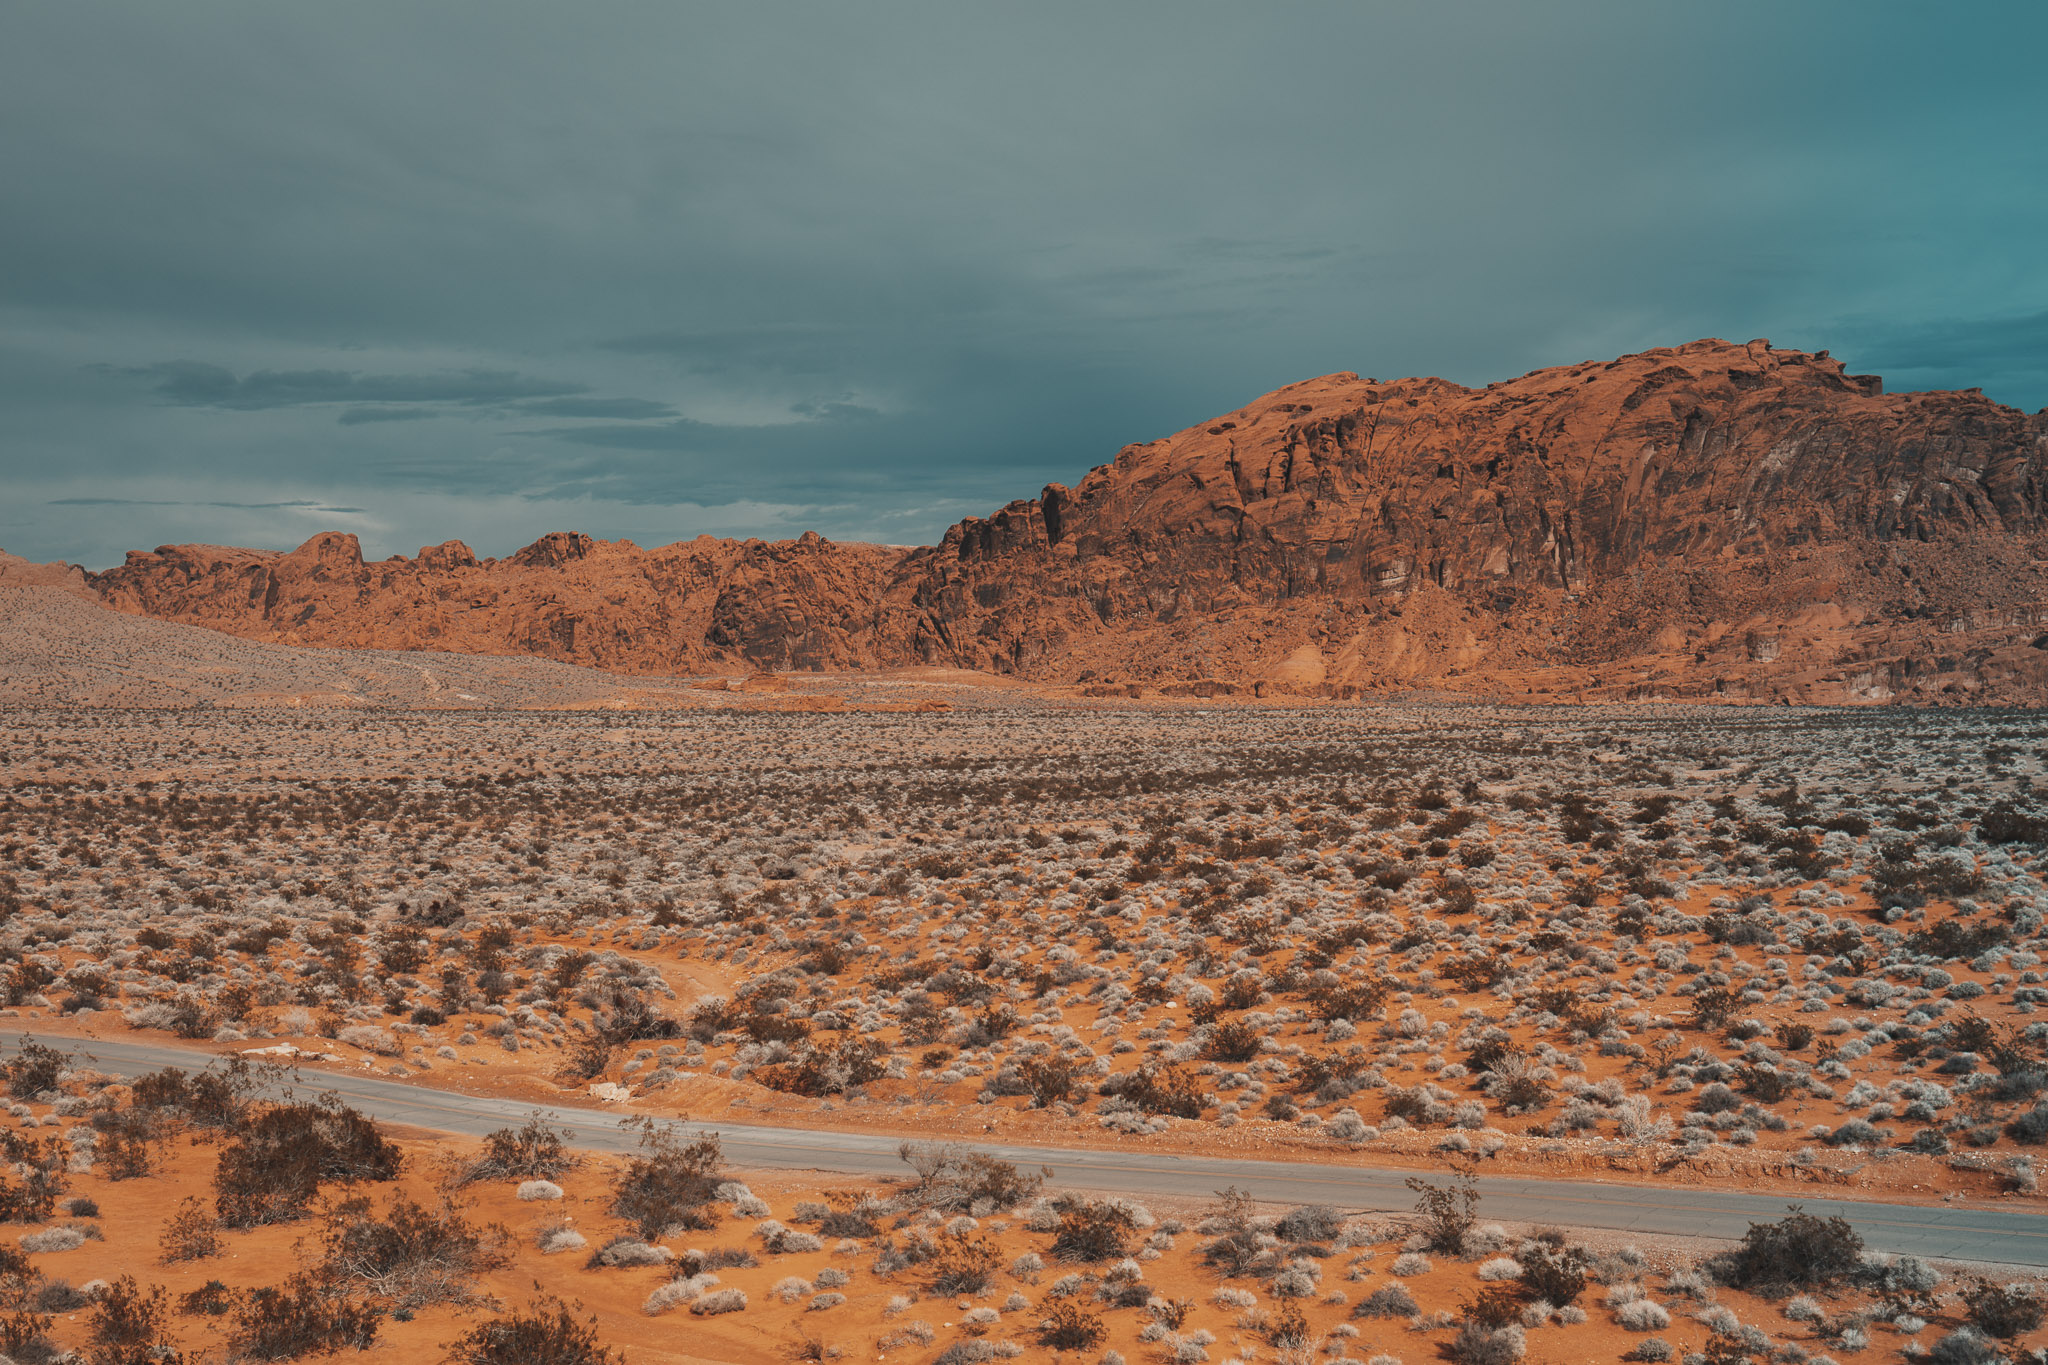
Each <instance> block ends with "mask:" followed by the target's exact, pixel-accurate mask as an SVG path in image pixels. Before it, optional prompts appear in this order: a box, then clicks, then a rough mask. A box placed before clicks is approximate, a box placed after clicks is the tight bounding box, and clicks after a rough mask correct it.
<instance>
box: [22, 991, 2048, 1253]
mask: <svg viewBox="0 0 2048 1365" xmlns="http://www.w3.org/2000/svg"><path fill="white" fill-rule="evenodd" d="M24 1036H32V1035H30V1034H27V1033H26V1032H25V1031H23V1030H18V1029H11V1030H5V1031H0V1043H4V1044H5V1046H6V1049H7V1051H8V1052H9V1053H10V1054H11V1053H12V1052H13V1050H14V1049H15V1048H16V1047H17V1046H18V1045H19V1043H20V1041H21V1039H22V1038H23V1037H24ZM44 1041H46V1042H48V1043H49V1044H50V1045H51V1046H54V1047H58V1048H61V1049H63V1050H65V1051H69V1052H71V1053H73V1054H74V1055H75V1056H76V1057H77V1058H78V1059H79V1060H80V1061H82V1062H83V1061H86V1060H88V1059H89V1060H90V1063H91V1064H92V1065H94V1066H97V1067H98V1068H99V1069H101V1070H103V1071H107V1072H111V1073H113V1074H116V1075H123V1076H132V1075H139V1074H141V1073H143V1072H147V1071H153V1070H156V1069H158V1068H160V1067H165V1066H181V1067H185V1068H188V1069H189V1068H193V1067H195V1066H202V1065H204V1064H205V1060H206V1059H207V1058H208V1057H210V1056H213V1055H215V1054H212V1053H208V1052H205V1051H203V1050H201V1049H196V1048H183V1047H177V1046H171V1045H163V1046H158V1045H146V1044H136V1043H126V1042H112V1041H101V1040H96V1039H94V1040H73V1039H64V1038H46V1039H44ZM296 1089H297V1090H298V1091H299V1092H300V1093H302V1094H318V1093H325V1092H332V1093H333V1094H335V1095H337V1096H339V1097H340V1098H341V1099H342V1100H344V1101H346V1102H347V1103H348V1104H350V1105H352V1106H354V1107H355V1108H357V1109H359V1110H361V1111H362V1112H363V1113H365V1114H368V1115H370V1116H372V1117H373V1118H377V1119H380V1120H383V1121H385V1122H389V1123H398V1124H409V1125H412V1126H415V1127H419V1128H430V1129H438V1130H441V1131H444V1132H451V1133H463V1134H469V1135H473V1136H479V1135H482V1134H484V1133H488V1132H490V1131H492V1130H493V1129H497V1128H503V1127H506V1126H508V1125H512V1126H516V1125H517V1124H519V1123H520V1122H522V1121H523V1120H524V1119H525V1117H526V1116H527V1115H528V1114H531V1113H533V1112H535V1111H536V1109H538V1111H539V1112H540V1113H541V1114H543V1115H545V1116H546V1118H547V1120H548V1121H549V1122H550V1123H553V1124H556V1125H558V1126H559V1127H561V1128H562V1129H563V1130H565V1131H566V1132H567V1133H568V1134H570V1135H571V1138H572V1140H573V1141H574V1142H575V1144H576V1145H578V1146H580V1147H583V1148H587V1149H590V1150H595V1151H605V1152H618V1151H626V1150H628V1149H630V1148H632V1147H633V1146H634V1142H635V1139H634V1137H633V1135H632V1134H631V1133H628V1132H625V1131H623V1130H622V1129H621V1127H620V1119H621V1118H624V1117H628V1115H626V1114H624V1113H620V1114H618V1115H616V1116H613V1115H608V1114H606V1113H603V1112H598V1111H592V1110H588V1109H577V1108H556V1107H551V1106H545V1105H542V1106H535V1105H533V1104H530V1103H524V1102H520V1101H517V1100H509V1099H494V1098H490V1097H485V1096H476V1095H465V1094H462V1093H459V1092H456V1091H449V1090H440V1089H434V1088H431V1087H428V1086H423V1085H415V1084H409V1083H406V1082H403V1081H395V1080H390V1079H386V1078H384V1077H381V1076H368V1075H359V1074H354V1073H350V1072H329V1071H312V1070H308V1071H304V1072H301V1073H299V1080H298V1082H297V1083H296ZM707 1126H708V1127H712V1129H713V1131H716V1132H717V1133H718V1134H719V1136H720V1138H721V1140H722V1141H723V1143H724V1148H725V1155H726V1159H727V1160H728V1162H730V1163H731V1164H732V1165H733V1166H735V1167H739V1168H743V1169H747V1168H751V1169H768V1170H819V1171H841V1172H847V1173H851V1174H857V1175H904V1174H906V1173H907V1168H906V1167H905V1166H904V1165H903V1163H902V1161H901V1160H900V1159H899V1158H898V1157H897V1154H896V1153H897V1148H898V1146H899V1145H900V1142H901V1140H900V1139H898V1138H893V1137H885V1136H878V1135H875V1134H869V1133H848V1132H835V1131H829V1130H824V1131H811V1130H804V1129H795V1128H765V1127H751V1126H742V1125H738V1124H718V1125H715V1126H710V1125H707ZM933 1136H934V1137H935V1138H947V1137H950V1136H952V1135H950V1134H944V1133H935V1134H933ZM969 1145H972V1146H973V1147H975V1148H976V1149H977V1150H980V1151H985V1152H989V1153H992V1154H993V1155H995V1156H998V1157H1001V1158H1003V1159H1004V1160H1007V1161H1014V1162H1017V1163H1018V1164H1020V1165H1025V1166H1031V1167H1036V1166H1040V1165H1043V1166H1047V1167H1050V1168H1051V1171H1052V1183H1053V1184H1055V1185H1059V1186H1063V1187H1067V1188H1073V1189H1083V1190H1091V1191H1098V1192H1109V1193H1114V1194H1121V1195H1132V1196H1144V1195H1176V1196H1185V1197H1194V1198H1201V1197H1205V1196H1207V1195H1208V1194H1209V1193H1210V1192H1212V1191H1214V1190H1218V1189H1221V1188H1223V1187H1224V1186H1226V1185H1236V1186H1239V1187H1241V1188H1244V1189H1247V1190H1250V1191H1251V1192H1252V1193H1253V1194H1254V1195H1255V1196H1256V1197H1257V1198H1259V1199H1261V1200H1270V1201H1273V1202H1276V1203H1295V1204H1308V1203H1318V1204H1332V1205H1336V1206H1337V1207H1339V1208H1343V1209H1346V1210H1354V1211H1368V1210H1376V1211H1392V1210H1398V1211H1403V1212H1405V1211H1407V1210H1408V1209H1410V1208H1412V1207H1413V1205H1414V1202H1415V1196H1414V1194H1413V1193H1412V1192H1411V1191H1410V1190H1409V1189H1408V1188H1407V1186H1406V1185H1405V1183H1404V1182H1405V1181H1406V1179H1407V1178H1408V1176H1410V1175H1412V1174H1414V1173H1413V1172H1412V1171H1394V1170H1373V1169H1371V1168H1369V1167H1359V1166H1346V1165H1334V1164H1323V1163H1317V1162H1309V1161H1286V1162H1281V1161H1246V1160H1237V1159H1231V1158H1200V1157H1184V1156H1174V1155H1170V1154H1161V1153H1154V1152H1147V1151H1144V1150H1139V1149H1134V1150H1131V1151H1128V1152H1115V1151H1083V1150H1072V1149H1066V1148H1052V1147H1022V1146H999V1145H988V1144H982V1143H971V1144H969ZM1478 1183H1479V1191H1480V1195H1481V1199H1482V1203H1481V1215H1482V1217H1485V1218H1490V1219H1499V1220H1503V1221H1509V1222H1529V1223H1555V1224H1559V1225H1562V1226H1568V1227H1583V1228H1602V1229H1613V1230H1619V1231H1628V1232H1639V1233H1645V1234H1659V1235H1667V1236H1690V1237H1708V1238H1722V1239H1727V1240H1731V1241H1732V1240H1735V1239H1738V1238H1740V1237H1741V1236H1742V1234H1743V1232H1744V1230H1745V1229H1746V1228H1747V1227H1748V1225H1749V1224H1750V1223H1751V1222H1758V1221H1770V1220H1773V1219H1776V1218H1778V1217H1781V1216H1782V1215H1783V1214H1784V1212H1785V1207H1786V1204H1787V1203H1788V1202H1789V1201H1788V1199H1787V1197H1786V1196H1783V1195H1756V1194H1745V1193H1741V1192H1738V1191H1729V1190H1712V1189H1698V1188H1691V1187H1680V1186H1671V1187H1666V1188H1656V1187H1650V1186H1640V1185H1622V1184H1607V1183H1603V1182H1599V1181H1590V1180H1528V1179H1504V1178H1486V1177H1482V1178H1480V1180H1479V1182H1478ZM1798 1202H1799V1203H1800V1204H1801V1205H1802V1206H1803V1207H1804V1208H1805V1209H1806V1210H1807V1211H1808V1212H1810V1213H1814V1214H1819V1215H1823V1216H1827V1215H1839V1216H1840V1217H1842V1218H1846V1219H1847V1220H1848V1221H1849V1222H1850V1223H1851V1224H1853V1225H1854V1226H1855V1228H1856V1230H1857V1231H1858V1232H1859V1233H1861V1234H1862V1236H1863V1239H1864V1241H1865V1243H1866V1244H1867V1245H1868V1246H1869V1248H1870V1249H1871V1250H1873V1251H1885V1252H1894V1253H1899V1254H1907V1255H1914V1256H1930V1257H1940V1258H1944V1259H1953V1260H1965V1261H1979V1262H1989V1263H1996V1264H2007V1265H2016V1266H2030V1267H2048V1219H2044V1218H2043V1217H2042V1215H2041V1214H2039V1213H2036V1212H2033V1211H2031V1210H2030V1209H2027V1208H2026V1207H2024V1206H2018V1205H2016V1206H2015V1207H2013V1208H2011V1209H2004V1208H1993V1209H1984V1208H1954V1207H1946V1206H1923V1205H1907V1204H1876V1203H1858V1202H1853V1201H1849V1200H1840V1199H1817V1198H1801V1199H1799V1200H1798Z"/></svg>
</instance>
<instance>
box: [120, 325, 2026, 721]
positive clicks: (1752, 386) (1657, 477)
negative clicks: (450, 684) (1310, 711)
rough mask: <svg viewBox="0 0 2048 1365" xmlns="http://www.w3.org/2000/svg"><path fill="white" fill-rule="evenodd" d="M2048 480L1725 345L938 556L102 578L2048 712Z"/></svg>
mask: <svg viewBox="0 0 2048 1365" xmlns="http://www.w3.org/2000/svg"><path fill="white" fill-rule="evenodd" d="M2044 474H2048V412H2044V413H2040V414H2035V415H2033V416H2031V417H2030V416H2028V415H2026V414H2024V413H2021V412H2019V411H2017V410H2016V409H2012V408H2008V407H2004V406H2001V405H1999V404H1996V403H1993V402H1991V401H1990V400H1988V399H1986V398H1985V397H1984V396H1983V395H1982V394H1981V393H1978V392H1976V391H1974V390H1971V391H1965V392H1960V393H1915V394H1893V395H1887V394H1885V393H1883V392H1882V385H1881V384H1880V382H1879V381H1878V380H1877V379H1876V378H1874V377H1869V376H1856V375H1849V374H1845V373H1844V372H1843V367H1842V366H1841V364H1840V363H1839V362H1837V361H1835V360H1833V359H1831V358H1830V357H1828V356H1827V354H1826V353H1825V352H1822V353H1819V354H1808V353H1805V352H1799V351H1787V350H1774V349H1772V348H1771V347H1770V345H1769V344H1768V343H1767V342H1763V341H1754V342H1750V343H1748V344H1747V345H1733V344H1730V343H1727V342H1721V341H1711V340H1710V341H1699V342H1694V343H1691V344H1689V345H1686V346H1680V347H1675V348H1664V349H1659V350H1654V351H1647V352H1644V353H1642V354H1639V355H1632V356H1625V357H1622V358H1621V359H1619V360H1614V361H1610V362H1606V363H1592V362H1589V363H1585V364H1580V365H1573V366H1567V367H1559V368H1553V369H1545V370H1538V371H1535V372H1533V373H1531V374H1528V375H1525V376H1523V377H1522V378H1520V379H1515V380H1509V381H1505V382H1501V383H1496V384H1490V385H1488V386H1486V387H1485V388H1481V389H1468V388H1463V387H1461V386H1459V385H1456V384H1451V383H1447V382H1445V381H1443V380H1439V379H1405V380H1398V381H1392V382H1387V383H1381V382H1379V381H1376V380H1370V379H1361V378H1359V377H1358V376H1356V375H1353V374H1336V375H1328V376H1325V377H1323V378H1320V379H1312V380H1307V381H1305V382H1303V383H1299V384H1294V385H1290V386H1288V387H1287V388H1284V389H1281V390H1278V391H1276V392H1274V393H1271V394H1267V395H1265V396H1264V397H1261V398H1259V399H1257V400H1256V401H1254V402H1252V403H1250V404H1247V405H1246V406H1245V407H1243V408H1240V409H1238V410H1237V411H1235V412H1231V413H1226V414H1223V415H1222V416H1220V417H1218V418H1215V419H1213V420H1211V421H1208V422H1204V423H1202V424H1200V425H1198V426H1195V427H1191V428H1189V429H1188V430H1186V431H1183V432H1180V433H1178V434H1176V435H1173V436H1170V437H1167V438H1165V439H1163V440H1157V441H1152V442H1148V443H1146V444H1142V445H1134V446H1128V447H1126V448H1125V449H1124V450H1123V451H1121V452H1120V453H1119V454H1118V455H1117V457H1116V459H1115V460H1114V461H1113V462H1112V463H1110V464H1107V465H1103V466H1101V467H1099V468H1097V469H1095V470H1093V471H1091V472H1090V473H1089V474H1088V475H1087V477H1086V478H1084V479H1082V480H1081V481H1080V482H1079V483H1078V484H1077V485H1075V486H1073V487H1071V488H1069V487H1066V486H1064V485H1059V484H1054V485H1052V486H1050V487H1048V488H1046V489H1045V490H1044V491H1043V492H1042V493H1041V495H1040V496H1039V497H1037V498H1034V499H1028V500H1022V501H1018V502H1013V503H1011V504H1010V505H1008V506H1007V507H1004V508H1003V509H1001V510H1000V511H998V512H996V513H995V514H994V515H992V516H990V517H988V518H974V519H970V520H967V521H964V522H962V523H960V524H959V525H958V526H955V527H954V528H953V529H952V530H951V531H949V532H948V534H947V535H946V537H945V539H944V540H943V542H942V543H941V544H940V545H937V546H934V547H928V548H922V549H917V550H911V551H908V552H905V551H901V550H897V549H892V548H889V547H883V546H871V545H848V544H835V543H833V542H829V541H826V540H824V539H822V538H820V537H818V536H816V535H806V536H804V537H803V538H802V539H800V540H796V541H785V542H776V543H764V542H759V541H746V542H735V541H721V540H713V539H710V538H699V539H697V540H694V541H687V542H681V543H678V544H675V545H670V546H665V547H662V548H659V549H654V550H643V549H641V548H639V547H638V546H634V545H632V544H630V543H629V542H596V541H592V540H591V539H590V538H588V537H586V536H581V535H572V534H565V533H557V534H554V535H550V536H547V537H544V538H542V539H541V540H540V541H538V542H536V543H535V544H534V545H531V546H529V547H527V548H526V549H524V550H522V551H520V552H519V553H518V554H516V555H513V556H511V557H510V558H508V559H505V560H484V561H478V560H477V558H476V557H475V556H474V555H473V554H472V553H471V552H470V551H469V550H468V549H467V547H465V546H463V545H461V544H460V543H459V542H450V543H448V544H446V545H442V546H438V547H434V548H432V549H426V550H422V551H421V552H420V554H419V555H418V556H417V557H416V558H412V559H405V558H397V557H394V558H393V559H391V560H386V561H382V562H377V563H364V562H363V560H362V558H361V554H360V551H359V550H358V548H357V546H356V543H355V540H354V538H353V537H350V536H346V535H340V534H331V533H330V534H327V535H323V536H318V537H315V538H314V539H313V540H311V541H309V542H307V543H306V544H305V545H304V546H301V547H300V548H299V549H298V550H296V551H294V552H292V553H290V554H276V553H272V552H262V551H252V550H235V549H223V548H219V547H211V546H165V547H162V548H160V549H158V550H157V551H155V552H153V553H140V552H138V553H132V554H130V556H129V558H128V562H127V563H126V564H125V565H123V566H121V567H119V568H116V569H113V570H111V571H109V572H107V573H103V574H95V575H89V576H88V577H87V582H88V585H89V586H90V588H91V589H92V590H94V591H96V592H98V593H99V594H101V595H102V596H103V597H104V599H105V600H106V601H107V602H109V603H110V604H112V605H114V606H116V607H117V608H119V609H121V610H124V611H128V612H133V613H137V614H144V615H150V616H156V617H161V618H163V619H166V620H174V621H181V622H186V623H190V624H197V625H206V626H211V627H214V628H216V629H220V630H225V631H229V632H232V633H235V634H239V635H245V636H248V637H250V638H254V639H261V640H267V641H276V642H282V643H294V644H324V645H349V646H355V647H377V648H429V649H460V650H468V651H472V652H479V653H519V654H534V655H539V656H542V657H546V658H551V659H558V660H562V661H565V662H573V663H580V664H590V665H597V666H601V667H605V668H610V669H616V670H622V671H630V672H659V673H670V672H687V671H690V670H692V669H698V668H704V667H709V666H715V665H723V664H744V665H747V666H751V667H760V668H787V669H828V668H829V669H838V668H861V667H892V666H901V665H906V664H945V665H950V666H959V667H967V668H981V669H989V670H993V671H997V672H1009V673H1015V674H1019V675H1022V676H1028V677H1033V678H1042V679H1047V680H1054V681H1079V682H1084V683H1089V682H1103V683H1110V682H1115V683H1128V682H1150V683H1154V684H1163V683H1172V682H1176V681H1179V682H1187V681H1192V680H1197V679H1215V680H1220V681H1221V682H1225V683H1229V684H1231V685H1233V686H1239V687H1246V686H1250V687H1258V688H1262V689H1266V690H1274V689H1277V690H1282V691H1292V692H1309V693H1326V694H1336V695H1350V694H1354V693H1376V692H1385V691H1390V690H1406V689H1412V688H1417V687H1426V688H1431V689H1437V690H1448V691H1464V692H1472V693H1477V694H1485V695H1493V696H1522V697H1584V698H1587V699H1613V698H1653V697H1664V698H1681V697H1719V698H1724V699H1736V700H1777V699H1783V700H1794V701H1816V702H1881V701H1889V700H1916V701H1950V702H1955V701H1976V702H1996V701H2035V700H2040V699H2043V698H2044V697H2048V652H2044V650H2042V649H2037V648H2035V647H2034V646H2035V642H2036V640H2037V639H2043V638H2044V637H2043V636H2042V629H2043V627H2044V625H2048V540H2044V538H2043V532H2044V525H2043V513H2044V497H2048V489H2044ZM2044 643H2048V640H2044Z"/></svg>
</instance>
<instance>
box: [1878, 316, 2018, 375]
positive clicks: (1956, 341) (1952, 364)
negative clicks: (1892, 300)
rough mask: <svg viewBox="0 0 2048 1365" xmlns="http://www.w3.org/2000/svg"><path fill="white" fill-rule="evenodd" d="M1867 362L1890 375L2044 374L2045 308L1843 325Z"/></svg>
mask: <svg viewBox="0 0 2048 1365" xmlns="http://www.w3.org/2000/svg"><path fill="white" fill-rule="evenodd" d="M1846 330H1848V331H1850V332H1851V333H1852V334H1854V336H1855V338H1856V342H1855V344H1856V348H1857V350H1858V351H1859V352H1860V353H1861V354H1862V355H1863V356H1865V357H1866V358H1867V360H1868V362H1869V363H1871V364H1874V365H1879V366H1882V367H1884V368H1885V369H1887V370H1890V371H1892V372H1895V373H1913V374H1939V375H1954V376H1965V375H1971V374H1974V375H1977V376H1978V377H1979V378H1978V379H1977V380H1971V381H1969V384H1970V385H1971V386H1972V387H1974V386H1976V385H1977V384H1979V383H1981V382H1983V381H1985V380H1987V379H1988V378H1989V376H1992V375H1997V376H2000V377H2010V376H2013V375H2015V374H2027V373H2031V374H2033V375H2034V376H2036V377H2048V309H2044V310H2042V311H2040V312H2036V313H2027V314H2023V315H2018V316H2013V315H2006V316H1997V317H1973V318H1941V319H1934V320H1929V321H1921V322H1912V323H1905V324H1896V323H1875V322H1870V323H1863V324H1860V325H1856V326H1853V327H1851V328H1848V329H1846Z"/></svg>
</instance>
